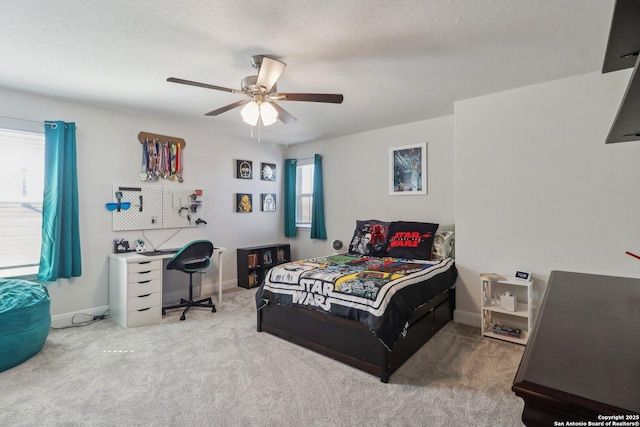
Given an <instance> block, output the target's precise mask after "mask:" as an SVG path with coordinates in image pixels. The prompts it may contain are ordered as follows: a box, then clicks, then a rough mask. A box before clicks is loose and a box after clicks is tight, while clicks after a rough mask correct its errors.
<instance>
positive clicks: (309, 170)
mask: <svg viewBox="0 0 640 427" xmlns="http://www.w3.org/2000/svg"><path fill="white" fill-rule="evenodd" d="M312 202H313V160H312V159H311V160H300V161H298V166H297V167H296V226H302V227H305V226H310V225H311V205H312Z"/></svg>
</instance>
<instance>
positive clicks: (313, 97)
mask: <svg viewBox="0 0 640 427" xmlns="http://www.w3.org/2000/svg"><path fill="white" fill-rule="evenodd" d="M273 98H277V99H279V100H281V101H307V102H329V103H331V104H342V101H343V99H344V96H342V95H341V94H332V93H277V94H275V95H274V96H273Z"/></svg>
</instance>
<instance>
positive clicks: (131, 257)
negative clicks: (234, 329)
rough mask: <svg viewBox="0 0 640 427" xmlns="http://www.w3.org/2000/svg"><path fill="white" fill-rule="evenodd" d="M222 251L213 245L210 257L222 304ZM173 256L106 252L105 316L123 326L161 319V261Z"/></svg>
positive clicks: (138, 324) (139, 324)
mask: <svg viewBox="0 0 640 427" xmlns="http://www.w3.org/2000/svg"><path fill="white" fill-rule="evenodd" d="M225 250H226V248H215V249H214V251H213V256H212V259H215V258H217V263H218V304H221V303H222V262H221V261H222V252H224V251H225ZM216 254H217V255H218V256H217V257H216V256H215V255H216ZM174 255H175V254H172V253H159V254H157V255H142V254H139V253H137V252H127V253H121V254H110V255H109V316H110V317H111V318H112V319H114V320H115V321H116V322H118V323H119V324H120V325H122V326H124V327H125V328H127V327H131V326H141V325H146V324H149V323H153V322H155V321H158V320H160V319H162V280H163V275H164V274H163V273H164V272H165V271H166V270H165V269H164V268H163V263H162V261H163V260H164V259H168V258H173V256H174Z"/></svg>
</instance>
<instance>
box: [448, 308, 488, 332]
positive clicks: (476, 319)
mask: <svg viewBox="0 0 640 427" xmlns="http://www.w3.org/2000/svg"><path fill="white" fill-rule="evenodd" d="M453 321H454V322H458V323H462V324H464V325H469V326H475V327H476V328H480V327H482V317H480V314H478V313H475V312H470V311H462V310H455V311H454V312H453Z"/></svg>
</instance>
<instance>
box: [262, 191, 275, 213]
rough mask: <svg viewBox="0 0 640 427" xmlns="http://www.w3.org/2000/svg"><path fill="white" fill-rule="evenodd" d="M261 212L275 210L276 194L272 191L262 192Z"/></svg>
mask: <svg viewBox="0 0 640 427" xmlns="http://www.w3.org/2000/svg"><path fill="white" fill-rule="evenodd" d="M261 201H262V212H275V211H276V195H275V194H274V193H262V195H261Z"/></svg>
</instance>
